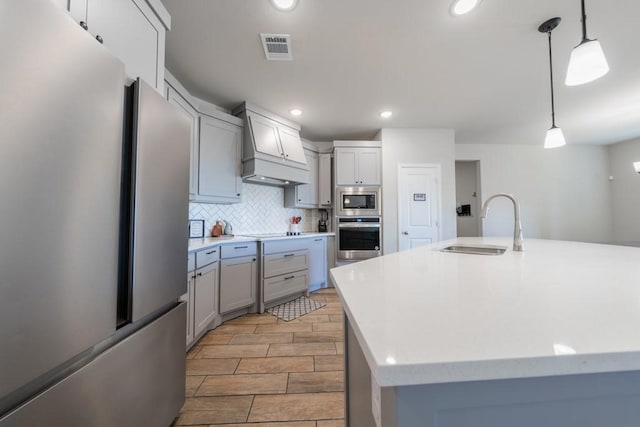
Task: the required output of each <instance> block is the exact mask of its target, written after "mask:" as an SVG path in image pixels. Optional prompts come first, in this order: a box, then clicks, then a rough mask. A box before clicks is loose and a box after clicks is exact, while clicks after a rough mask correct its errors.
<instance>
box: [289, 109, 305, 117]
mask: <svg viewBox="0 0 640 427" xmlns="http://www.w3.org/2000/svg"><path fill="white" fill-rule="evenodd" d="M289 113H291V115H292V116H301V115H302V110H300V109H298V108H294V109H293V110H290V111H289Z"/></svg>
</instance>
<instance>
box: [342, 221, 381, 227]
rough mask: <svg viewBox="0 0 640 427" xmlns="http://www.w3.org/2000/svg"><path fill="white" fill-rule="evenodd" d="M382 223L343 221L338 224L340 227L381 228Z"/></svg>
mask: <svg viewBox="0 0 640 427" xmlns="http://www.w3.org/2000/svg"><path fill="white" fill-rule="evenodd" d="M380 226H381V224H376V223H375V222H367V223H357V222H355V223H354V222H351V223H343V224H338V228H380Z"/></svg>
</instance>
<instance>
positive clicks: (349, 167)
mask: <svg viewBox="0 0 640 427" xmlns="http://www.w3.org/2000/svg"><path fill="white" fill-rule="evenodd" d="M356 151H357V149H355V148H336V150H335V156H336V157H335V159H336V185H356V184H359V183H358V178H357V170H356V164H357V157H356V156H357V153H356Z"/></svg>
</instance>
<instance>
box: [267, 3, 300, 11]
mask: <svg viewBox="0 0 640 427" xmlns="http://www.w3.org/2000/svg"><path fill="white" fill-rule="evenodd" d="M271 4H272V5H274V6H275V8H276V9H278V10H284V11H289V10H293V9H295V7H296V5H297V4H298V0H271Z"/></svg>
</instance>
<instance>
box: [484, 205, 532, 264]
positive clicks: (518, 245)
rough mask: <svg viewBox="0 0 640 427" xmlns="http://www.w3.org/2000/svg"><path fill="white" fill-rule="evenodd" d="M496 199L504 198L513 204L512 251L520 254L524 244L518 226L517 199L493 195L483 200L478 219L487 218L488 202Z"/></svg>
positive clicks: (518, 210)
mask: <svg viewBox="0 0 640 427" xmlns="http://www.w3.org/2000/svg"><path fill="white" fill-rule="evenodd" d="M496 197H506V198H507V199H509V200H511V201H512V202H513V216H514V218H513V220H514V222H515V224H514V228H513V250H514V251H516V252H522V251H523V250H524V243H523V237H522V224H520V204H519V203H518V199H516V198H515V196H513V195H512V194H506V193H497V194H494V195H493V196H491V197H489V198H488V199H487V200H485V202H484V204H483V205H482V214H480V217H481V218H482V219H484V218H486V217H487V213H488V212H489V202H490V201H491V200H493V199H495V198H496Z"/></svg>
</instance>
